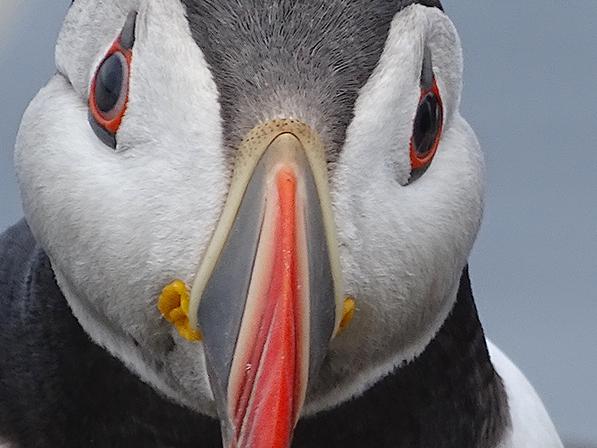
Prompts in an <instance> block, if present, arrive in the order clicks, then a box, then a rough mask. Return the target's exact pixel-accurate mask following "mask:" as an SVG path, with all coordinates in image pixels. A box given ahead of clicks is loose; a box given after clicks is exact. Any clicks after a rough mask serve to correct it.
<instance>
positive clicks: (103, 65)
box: [89, 12, 137, 148]
mask: <svg viewBox="0 0 597 448" xmlns="http://www.w3.org/2000/svg"><path fill="white" fill-rule="evenodd" d="M136 20H137V13H136V12H131V13H129V15H128V17H127V20H126V23H125V25H124V28H123V30H122V32H121V33H120V36H118V39H116V41H115V42H114V43H113V44H112V46H111V47H110V49H109V50H108V52H107V54H106V56H105V57H104V59H103V60H102V62H100V64H99V66H98V68H97V70H96V72H95V76H94V77H93V81H92V82H91V90H90V92H89V124H90V125H91V128H92V129H93V131H94V132H95V134H96V135H97V136H98V138H99V139H100V140H101V141H102V142H104V143H105V144H106V145H108V146H110V147H111V148H116V133H117V132H118V129H119V128H120V124H121V122H122V119H123V117H124V114H125V113H126V108H127V105H128V96H129V77H130V68H131V62H132V58H133V53H132V49H133V45H134V43H135V24H136Z"/></svg>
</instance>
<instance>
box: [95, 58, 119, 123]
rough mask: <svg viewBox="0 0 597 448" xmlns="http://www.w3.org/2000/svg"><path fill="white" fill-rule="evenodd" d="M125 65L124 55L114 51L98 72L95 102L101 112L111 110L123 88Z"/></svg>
mask: <svg viewBox="0 0 597 448" xmlns="http://www.w3.org/2000/svg"><path fill="white" fill-rule="evenodd" d="M122 81H123V67H122V57H121V56H120V55H119V54H117V53H114V54H112V55H111V56H109V57H108V58H107V59H106V60H105V61H104V62H103V63H102V65H101V67H100V68H99V70H98V72H97V78H96V82H95V102H96V105H97V108H98V109H99V110H100V112H103V113H106V114H107V113H109V112H111V111H112V110H113V109H114V107H116V104H117V103H118V100H119V99H120V93H121V90H122Z"/></svg>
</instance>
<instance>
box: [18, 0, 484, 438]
mask: <svg viewBox="0 0 597 448" xmlns="http://www.w3.org/2000/svg"><path fill="white" fill-rule="evenodd" d="M412 3H416V2H410V1H406V2H405V1H395V2H388V1H386V0H375V1H370V0H367V1H366V2H365V1H362V2H360V1H355V2H349V3H348V4H347V3H346V2H341V1H327V2H323V1H322V2H311V3H310V4H309V5H301V4H299V3H297V2H291V1H288V0H279V1H274V2H262V1H261V0H254V1H247V2H243V3H242V5H241V4H240V3H238V2H229V1H221V2H217V3H216V2H203V1H198V0H183V1H176V0H174V1H173V0H145V1H141V0H118V1H116V0H109V1H104V2H94V1H91V0H76V1H75V2H74V4H73V6H72V7H71V10H70V11H69V13H68V16H67V18H66V21H65V24H64V27H63V30H62V32H61V35H60V37H59V41H58V45H57V49H56V61H57V67H58V72H57V74H56V75H55V76H54V78H53V79H52V80H51V81H50V82H49V83H48V85H47V86H46V87H45V88H44V89H42V90H41V91H40V93H39V94H38V95H37V97H36V98H35V99H34V101H33V102H32V104H31V105H30V107H29V109H28V110H27V112H26V114H25V117H24V119H23V122H22V125H21V129H20V131H19V137H18V141H17V148H16V157H15V160H16V165H17V173H18V177H19V181H20V184H21V191H22V196H23V203H24V209H25V213H26V216H27V220H28V222H29V225H30V226H31V229H32V231H33V233H34V235H35V236H36V238H37V240H38V241H39V242H40V244H41V245H42V247H43V248H44V250H45V251H46V252H47V254H48V256H49V257H50V260H51V262H52V266H53V269H54V271H55V274H56V278H57V281H58V284H59V285H60V288H61V290H62V292H63V293H64V295H65V297H66V298H67V300H68V302H69V304H70V306H71V308H72V310H73V313H74V314H75V316H76V317H77V318H78V320H79V322H80V323H81V325H82V326H83V328H84V329H85V330H86V332H87V333H88V334H89V335H90V336H91V337H92V338H93V339H94V340H95V341H96V342H97V343H99V344H100V345H102V346H104V347H106V348H107V349H108V350H109V351H110V352H111V353H113V354H114V355H115V356H117V357H118V358H120V359H121V360H122V361H123V362H124V363H125V364H126V365H127V366H128V367H129V368H130V369H131V370H132V371H134V372H135V373H136V374H138V375H139V376H140V377H141V378H142V379H143V380H144V381H146V382H148V383H149V384H151V385H152V386H153V387H154V388H155V389H157V390H158V391H160V392H161V393H163V394H165V395H167V396H168V397H170V398H171V399H173V400H175V401H177V402H178V403H180V404H182V405H184V406H188V407H190V408H192V409H194V410H197V411H199V412H202V413H205V414H209V415H217V416H218V417H219V418H220V421H221V422H222V428H223V437H224V441H225V444H226V445H229V446H239V447H242V446H254V447H260V446H263V447H265V446H280V447H282V446H287V445H288V444H289V443H290V439H291V435H292V429H293V428H294V425H295V424H296V422H297V420H298V418H299V417H300V415H304V414H310V413H314V412H317V411H319V410H322V409H325V408H329V407H332V406H335V405H337V404H339V403H341V402H343V401H346V400H347V399H349V398H350V397H351V396H354V395H357V394H359V393H361V392H363V391H364V390H366V389H367V387H369V386H370V385H372V384H373V383H374V382H376V381H377V380H379V379H380V378H381V377H382V376H384V375H386V374H387V373H388V372H390V371H391V370H392V369H394V368H395V367H396V366H398V365H400V364H401V363H403V362H405V361H409V360H411V359H412V358H413V357H414V356H416V355H417V354H419V353H420V352H421V351H422V350H423V349H424V347H425V346H426V345H427V343H428V342H429V341H430V340H431V339H432V337H433V335H434V334H435V332H436V331H437V330H438V329H439V327H440V325H441V323H442V322H443V320H444V319H445V318H446V316H447V314H448V312H449V311H450V309H451V307H452V305H453V303H454V300H455V295H456V290H457V287H458V281H459V278H460V274H461V272H462V269H463V267H464V266H465V264H466V260H467V257H468V254H469V252H470V249H471V247H472V244H473V242H474V239H475V237H476V233H477V230H478V226H479V223H480V219H481V214H482V196H483V176H482V157H481V155H480V151H479V147H478V143H477V141H476V138H475V136H474V133H473V132H472V130H471V129H470V127H469V126H468V125H467V123H466V122H465V121H464V119H463V118H462V117H461V116H460V114H459V111H458V108H459V101H460V89H461V71H462V61H461V50H460V43H459V40H458V37H457V34H456V31H455V30H454V27H453V25H452V23H451V22H450V20H449V19H448V18H447V16H446V15H445V14H444V13H443V12H442V11H441V9H440V8H439V7H438V6H439V3H436V2H434V1H426V2H421V3H425V5H429V6H424V5H422V4H412ZM174 280H177V281H175V282H173V281H174ZM173 285H174V286H173ZM169 287H170V288H171V289H168V288H169ZM172 288H174V289H176V288H179V289H178V293H179V298H182V299H181V300H183V301H184V300H188V302H187V303H186V304H185V305H182V306H181V308H180V309H178V311H177V312H179V314H180V313H182V314H180V316H179V317H181V318H182V320H180V319H179V320H176V319H170V320H173V321H174V322H175V323H176V324H177V325H175V326H172V325H171V324H170V323H169V322H168V319H165V318H164V315H163V314H166V317H168V315H167V314H168V313H164V312H163V311H164V310H163V308H160V309H161V310H162V313H160V310H158V304H159V303H158V302H159V300H158V299H159V298H161V299H164V297H166V299H167V298H168V297H170V296H168V295H167V293H168V291H170V293H172ZM164 294H166V296H164ZM345 296H353V297H355V299H356V311H355V313H354V319H353V320H352V322H351V323H350V325H349V326H347V328H345V329H344V331H342V332H340V331H339V330H340V326H341V324H342V327H344V324H345V323H346V322H347V319H346V318H347V317H348V314H350V313H349V312H348V311H350V309H348V311H347V310H346V309H345V308H344V306H345V303H344V297H345ZM170 298H171V297H170ZM170 317H172V316H170ZM181 334H183V335H186V336H187V338H188V339H199V335H200V338H201V339H202V340H201V341H195V342H190V341H188V340H186V339H184V338H182V337H181ZM189 335H190V336H191V337H189ZM193 335H194V336H195V337H193ZM272 397H273V398H272ZM303 404H304V406H303ZM264 409H266V410H265V411H264ZM271 422H275V423H276V424H271Z"/></svg>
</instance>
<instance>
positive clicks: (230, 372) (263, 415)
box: [189, 120, 343, 448]
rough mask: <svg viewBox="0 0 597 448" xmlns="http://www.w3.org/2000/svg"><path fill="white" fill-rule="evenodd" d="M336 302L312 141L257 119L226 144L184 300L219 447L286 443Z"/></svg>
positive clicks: (333, 327)
mask: <svg viewBox="0 0 597 448" xmlns="http://www.w3.org/2000/svg"><path fill="white" fill-rule="evenodd" d="M342 308H343V296H342V285H341V276H340V268H339V260H338V255H337V244H336V237H335V225H334V222H333V217H332V211H331V204H330V197H329V191H328V178H327V166H326V158H325V152H324V148H323V145H322V144H321V142H320V140H319V138H318V136H317V135H316V134H315V132H314V131H312V130H311V129H310V128H309V127H308V126H307V125H305V124H303V123H300V122H297V121H294V120H275V121H272V122H269V123H266V124H264V125H262V126H259V127H258V128H256V129H254V130H253V131H251V132H250V133H249V135H248V136H247V137H246V138H245V139H244V140H243V142H242V143H241V145H240V147H239V149H238V152H237V159H236V167H235V170H234V174H233V178H232V182H231V186H230V189H229V192H228V198H227V202H226V205H225V207H224V210H223V213H222V216H221V218H220V221H219V223H218V225H217V227H216V230H215V233H214V235H213V237H212V241H211V243H210V245H209V247H208V250H207V252H206V255H205V257H204V260H203V262H202V265H201V267H200V269H199V272H198V273H197V276H196V278H195V282H194V284H193V288H192V290H191V300H190V306H189V320H190V325H191V327H193V328H196V329H199V330H200V331H201V334H202V337H203V343H204V348H205V355H206V364H207V369H208V374H209V379H210V384H211V387H212V390H213V393H214V397H215V400H216V404H217V409H218V415H219V418H220V421H221V425H222V437H223V441H224V446H226V447H230V448H232V447H234V448H249V447H251V448H284V447H288V446H290V443H291V440H292V433H293V430H294V427H295V426H296V423H297V421H298V419H299V416H300V413H301V408H302V406H303V403H304V400H305V395H306V391H307V386H308V382H309V380H310V379H311V378H313V376H314V375H316V373H317V370H318V368H319V366H320V365H321V363H322V361H323V358H324V357H325V355H326V353H327V350H328V345H329V342H330V340H331V338H332V337H333V336H334V335H335V333H336V332H337V331H338V328H339V326H340V321H341V318H342Z"/></svg>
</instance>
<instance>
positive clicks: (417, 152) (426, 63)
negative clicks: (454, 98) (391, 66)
mask: <svg viewBox="0 0 597 448" xmlns="http://www.w3.org/2000/svg"><path fill="white" fill-rule="evenodd" d="M443 121H444V108H443V103H442V98H441V94H440V91H439V88H438V86H437V81H436V79H435V75H434V73H433V64H432V60H431V52H430V51H429V49H426V50H425V56H424V59H423V68H422V71H421V94H420V98H419V105H418V106H417V113H416V115H415V120H414V123H413V134H412V137H411V141H410V163H411V176H410V179H409V182H408V183H412V182H414V181H415V180H417V179H418V178H420V177H421V176H422V175H423V174H424V173H425V171H427V169H428V168H429V166H430V165H431V162H432V161H433V158H434V157H435V154H436V152H437V148H438V146H439V142H440V139H441V135H442V130H443Z"/></svg>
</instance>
